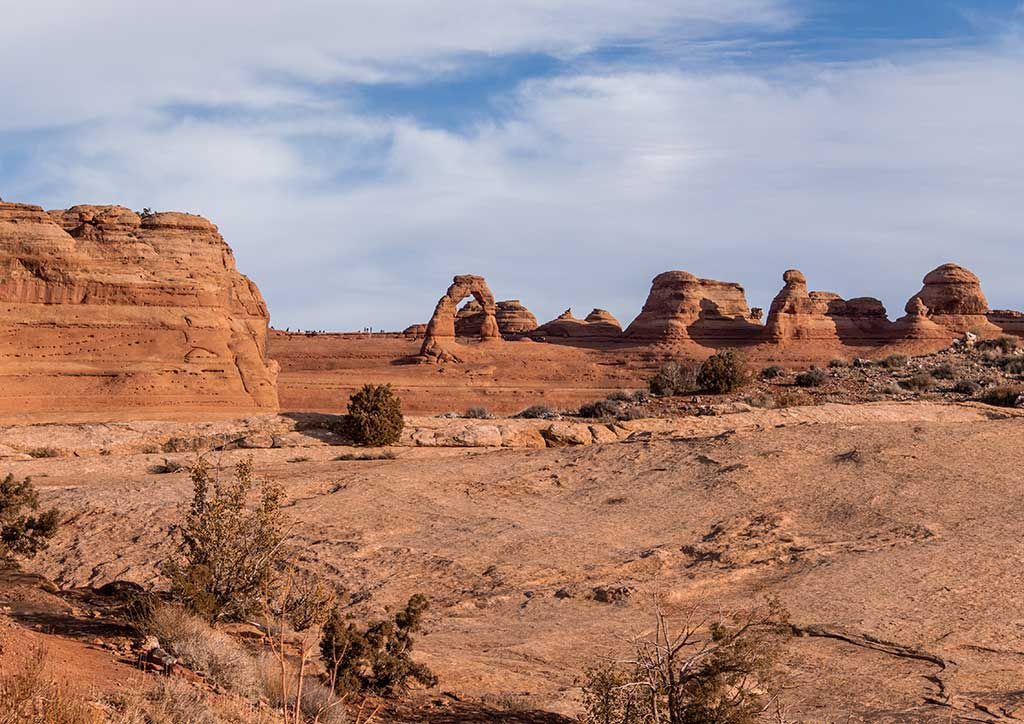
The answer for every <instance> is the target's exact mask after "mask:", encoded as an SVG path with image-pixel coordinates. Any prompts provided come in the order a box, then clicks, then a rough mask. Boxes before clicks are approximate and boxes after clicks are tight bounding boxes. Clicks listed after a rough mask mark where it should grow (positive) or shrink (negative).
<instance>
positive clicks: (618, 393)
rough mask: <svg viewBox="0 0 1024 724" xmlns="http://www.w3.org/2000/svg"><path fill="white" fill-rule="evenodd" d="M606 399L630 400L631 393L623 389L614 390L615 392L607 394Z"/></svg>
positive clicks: (613, 400)
mask: <svg viewBox="0 0 1024 724" xmlns="http://www.w3.org/2000/svg"><path fill="white" fill-rule="evenodd" d="M608 399H609V400H611V401H612V402H632V401H633V393H632V392H626V391H625V390H615V392H613V393H611V394H610V395H608Z"/></svg>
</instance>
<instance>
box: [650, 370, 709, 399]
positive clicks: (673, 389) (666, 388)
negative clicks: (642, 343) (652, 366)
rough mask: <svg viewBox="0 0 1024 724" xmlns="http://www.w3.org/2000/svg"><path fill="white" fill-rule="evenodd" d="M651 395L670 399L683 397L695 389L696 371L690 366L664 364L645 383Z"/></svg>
mask: <svg viewBox="0 0 1024 724" xmlns="http://www.w3.org/2000/svg"><path fill="white" fill-rule="evenodd" d="M647 385H648V387H649V388H650V390H651V394H652V395H657V396H659V397H672V396H673V395H685V394H687V393H689V392H693V391H694V390H695V389H697V370H696V368H694V367H691V366H690V365H681V364H679V363H678V362H666V363H665V364H663V365H662V366H661V367H660V368H659V369H658V371H657V372H656V373H655V375H654V377H652V378H651V379H650V380H648V382H647Z"/></svg>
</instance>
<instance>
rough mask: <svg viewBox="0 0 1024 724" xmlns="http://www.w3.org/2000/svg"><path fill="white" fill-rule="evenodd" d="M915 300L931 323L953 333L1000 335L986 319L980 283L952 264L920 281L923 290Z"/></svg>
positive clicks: (939, 268)
mask: <svg viewBox="0 0 1024 724" xmlns="http://www.w3.org/2000/svg"><path fill="white" fill-rule="evenodd" d="M914 296H915V298H917V299H920V300H921V302H922V303H923V304H924V305H925V307H927V308H928V314H929V316H930V317H931V319H932V321H933V322H935V323H936V324H938V325H940V326H942V327H945V328H946V329H948V330H949V331H950V332H952V333H953V334H958V335H962V334H965V333H967V332H973V333H974V334H977V335H979V336H980V337H991V336H996V335H999V334H1000V333H1001V331H1002V330H1000V328H999V327H997V326H996V325H995V324H993V323H992V322H990V321H989V319H988V311H989V310H988V300H987V299H986V298H985V294H984V293H983V292H982V291H981V280H979V279H978V277H977V276H975V275H974V274H973V273H972V272H970V271H968V270H967V269H964V268H963V267H962V266H957V265H956V264H943V265H942V266H940V267H938V268H937V269H934V270H932V271H930V272H929V273H928V274H927V275H926V276H925V278H924V288H923V289H921V291H919V292H918V293H917V294H916V295H914Z"/></svg>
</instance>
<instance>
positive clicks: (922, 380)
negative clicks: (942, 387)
mask: <svg viewBox="0 0 1024 724" xmlns="http://www.w3.org/2000/svg"><path fill="white" fill-rule="evenodd" d="M899 385H900V387H902V388H903V389H905V390H915V391H918V392H921V391H925V390H930V389H932V387H934V386H935V380H934V379H933V378H932V376H931V375H930V374H928V373H927V372H924V371H922V372H916V373H914V374H913V375H911V376H910V377H906V378H904V379H902V380H900V381H899Z"/></svg>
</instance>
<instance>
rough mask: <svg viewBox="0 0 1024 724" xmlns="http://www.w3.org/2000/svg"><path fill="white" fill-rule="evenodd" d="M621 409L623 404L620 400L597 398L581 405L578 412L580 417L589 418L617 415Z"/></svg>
mask: <svg viewBox="0 0 1024 724" xmlns="http://www.w3.org/2000/svg"><path fill="white" fill-rule="evenodd" d="M621 411H622V405H621V404H620V403H618V402H614V401H612V400H595V401H594V402H588V403H586V404H585V405H581V406H580V409H579V413H578V414H579V416H580V417H588V418H602V417H617V416H618V415H619V413H620V412H621Z"/></svg>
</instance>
